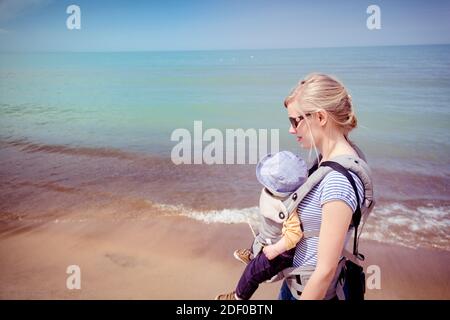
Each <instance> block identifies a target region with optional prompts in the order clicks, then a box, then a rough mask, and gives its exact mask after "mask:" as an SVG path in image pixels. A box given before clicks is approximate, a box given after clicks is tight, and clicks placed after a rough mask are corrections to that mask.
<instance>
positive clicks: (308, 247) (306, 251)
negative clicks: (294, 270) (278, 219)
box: [293, 170, 364, 267]
mask: <svg viewBox="0 0 450 320" xmlns="http://www.w3.org/2000/svg"><path fill="white" fill-rule="evenodd" d="M349 172H350V174H351V175H352V177H353V179H354V180H355V183H356V188H357V189H358V193H359V199H360V202H361V203H362V202H363V199H364V198H363V197H364V186H363V183H362V182H361V180H360V179H359V177H358V176H357V175H356V174H355V173H353V172H351V171H349ZM333 200H342V201H344V202H345V203H346V204H347V205H348V206H349V207H350V208H351V209H352V212H354V211H355V210H356V205H357V200H356V195H355V192H354V190H353V187H352V185H351V184H350V182H349V181H348V179H347V177H345V176H344V175H343V174H342V173H340V172H338V171H335V170H333V171H331V172H329V173H328V174H327V175H326V176H325V177H324V178H323V179H322V181H321V182H319V183H318V184H317V185H316V186H315V187H314V188H313V189H311V191H310V192H309V193H308V194H307V195H306V196H305V198H303V200H302V201H301V202H300V204H299V205H298V208H297V212H298V214H299V216H300V219H301V221H302V224H303V229H304V230H305V231H312V230H320V224H321V223H322V205H324V204H325V203H327V202H330V201H333ZM352 230H353V229H352ZM352 230H349V232H348V233H347V236H346V239H345V244H347V242H348V240H349V239H350V237H351V235H352V232H351V231H352ZM318 247H319V237H311V238H302V239H301V240H300V241H299V243H298V244H297V247H296V249H295V256H294V262H293V266H294V267H299V266H315V265H316V264H317V251H318Z"/></svg>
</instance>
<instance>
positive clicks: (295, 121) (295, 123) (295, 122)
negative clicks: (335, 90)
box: [289, 113, 311, 129]
mask: <svg viewBox="0 0 450 320" xmlns="http://www.w3.org/2000/svg"><path fill="white" fill-rule="evenodd" d="M310 115H311V113H305V116H298V117H297V118H291V117H289V121H290V122H291V125H292V127H293V128H294V129H297V127H298V125H299V124H300V121H302V120H303V119H305V117H309V116H310Z"/></svg>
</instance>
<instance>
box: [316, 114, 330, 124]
mask: <svg viewBox="0 0 450 320" xmlns="http://www.w3.org/2000/svg"><path fill="white" fill-rule="evenodd" d="M317 119H318V120H319V124H320V125H321V126H324V125H326V124H327V122H328V114H327V113H326V112H325V111H324V110H320V111H318V112H317Z"/></svg>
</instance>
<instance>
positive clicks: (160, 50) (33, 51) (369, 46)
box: [0, 43, 450, 53]
mask: <svg viewBox="0 0 450 320" xmlns="http://www.w3.org/2000/svg"><path fill="white" fill-rule="evenodd" d="M445 45H450V43H420V44H382V45H356V46H315V47H284V48H238V49H136V50H133V49H130V50H91V51H88V50H79V51H73V50H72V51H71V50H42V51H40V50H17V51H6V50H5V51H3V50H0V53H140V52H201V51H203V52H208V51H213V52H214V51H268V50H301V49H345V48H349V49H350V48H382V47H413V46H445Z"/></svg>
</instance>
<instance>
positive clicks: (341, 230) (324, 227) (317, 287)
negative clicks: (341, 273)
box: [300, 200, 353, 300]
mask: <svg viewBox="0 0 450 320" xmlns="http://www.w3.org/2000/svg"><path fill="white" fill-rule="evenodd" d="M352 214H353V212H352V209H351V208H350V207H349V206H348V205H347V204H346V203H345V202H344V201H342V200H334V201H330V202H327V203H325V204H324V205H323V206H322V223H321V226H320V235H319V249H318V256H317V266H316V270H314V273H313V274H312V275H311V278H310V279H309V281H308V283H307V284H306V286H305V289H304V290H303V292H302V295H301V296H300V299H301V300H310V299H323V298H324V297H325V294H326V293H327V290H328V287H329V286H330V284H331V281H332V280H333V277H334V274H335V272H336V268H337V265H338V263H339V258H340V256H341V253H342V249H343V247H344V241H345V237H346V235H347V231H348V227H349V225H350V221H351V219H352Z"/></svg>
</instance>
